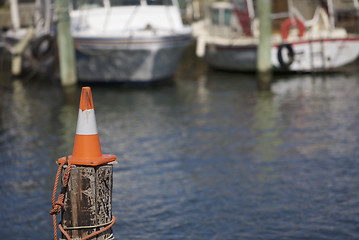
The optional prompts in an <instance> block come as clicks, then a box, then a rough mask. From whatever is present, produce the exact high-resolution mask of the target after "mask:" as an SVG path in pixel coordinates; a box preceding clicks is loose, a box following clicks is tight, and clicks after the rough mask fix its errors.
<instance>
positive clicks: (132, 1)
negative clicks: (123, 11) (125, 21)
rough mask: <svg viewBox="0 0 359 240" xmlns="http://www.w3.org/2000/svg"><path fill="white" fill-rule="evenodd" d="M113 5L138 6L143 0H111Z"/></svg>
mask: <svg viewBox="0 0 359 240" xmlns="http://www.w3.org/2000/svg"><path fill="white" fill-rule="evenodd" d="M110 4H111V7H116V6H138V5H141V0H111V1H110Z"/></svg>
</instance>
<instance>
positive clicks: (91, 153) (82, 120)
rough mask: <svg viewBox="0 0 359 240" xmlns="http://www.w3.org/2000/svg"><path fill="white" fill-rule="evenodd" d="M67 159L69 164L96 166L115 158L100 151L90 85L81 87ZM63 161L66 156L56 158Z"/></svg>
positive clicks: (60, 161)
mask: <svg viewBox="0 0 359 240" xmlns="http://www.w3.org/2000/svg"><path fill="white" fill-rule="evenodd" d="M68 159H69V160H70V161H71V164H75V165H85V166H98V165H101V164H105V163H109V162H112V161H115V160H116V156H115V155H106V154H102V152H101V145H100V139H99V136H98V133H97V125H96V118H95V110H94V107H93V101H92V94H91V88H90V87H83V88H82V92H81V100H80V109H79V115H78V119H77V128H76V136H75V142H74V149H73V151H72V155H70V156H68ZM64 161H66V157H62V158H59V159H58V162H59V163H63V162H64Z"/></svg>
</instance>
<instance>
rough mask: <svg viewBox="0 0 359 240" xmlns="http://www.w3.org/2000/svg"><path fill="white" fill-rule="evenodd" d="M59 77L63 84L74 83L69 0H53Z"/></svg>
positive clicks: (74, 71)
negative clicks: (55, 17)
mask: <svg viewBox="0 0 359 240" xmlns="http://www.w3.org/2000/svg"><path fill="white" fill-rule="evenodd" d="M55 12H56V16H57V43H58V48H59V58H60V78H61V83H62V85H63V86H69V85H73V84H75V83H76V81H77V80H76V65H75V50H74V44H73V40H72V37H71V26H70V16H69V0H55Z"/></svg>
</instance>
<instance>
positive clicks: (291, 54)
mask: <svg viewBox="0 0 359 240" xmlns="http://www.w3.org/2000/svg"><path fill="white" fill-rule="evenodd" d="M284 48H286V49H287V51H288V61H287V62H285V61H284V59H283V49H284ZM294 55H295V53H294V50H293V47H292V45H291V44H289V43H285V44H281V45H279V46H278V52H277V58H278V62H279V64H280V67H281V69H283V70H288V69H289V66H290V65H291V64H292V63H293V62H294Z"/></svg>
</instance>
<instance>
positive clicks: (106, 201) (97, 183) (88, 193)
mask: <svg viewBox="0 0 359 240" xmlns="http://www.w3.org/2000/svg"><path fill="white" fill-rule="evenodd" d="M115 160H116V156H115V155H108V154H102V152H101V145H100V141H99V136H98V132H97V125H96V119H95V111H94V107H93V101H92V94H91V89H90V88H89V87H84V88H82V93H81V100H80V108H79V114H78V122H77V129H76V135H75V142H74V148H73V152H72V155H70V156H66V157H62V158H59V159H58V163H59V164H61V165H60V168H62V169H61V174H62V177H61V179H62V183H63V184H62V186H63V188H62V191H61V194H60V196H59V200H58V201H54V200H53V204H52V205H53V206H52V207H53V209H52V210H51V211H50V214H53V215H54V214H58V213H59V206H61V207H62V211H61V213H62V214H61V222H60V224H59V225H58V227H59V228H60V230H61V232H62V239H71V240H75V239H97V240H110V239H114V237H113V233H112V229H111V227H112V226H113V224H114V223H115V217H114V216H112V183H113V180H112V179H113V178H112V169H113V165H112V163H113V161H115ZM69 166H70V171H69V172H70V175H69V176H68V175H67V170H68V167H69ZM55 186H57V184H56V183H55ZM55 189H56V187H55ZM55 194H56V191H55ZM55 222H56V221H55V220H54V225H55V226H54V236H55V239H56V236H57V233H56V232H57V230H56V227H57V226H56V223H55Z"/></svg>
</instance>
